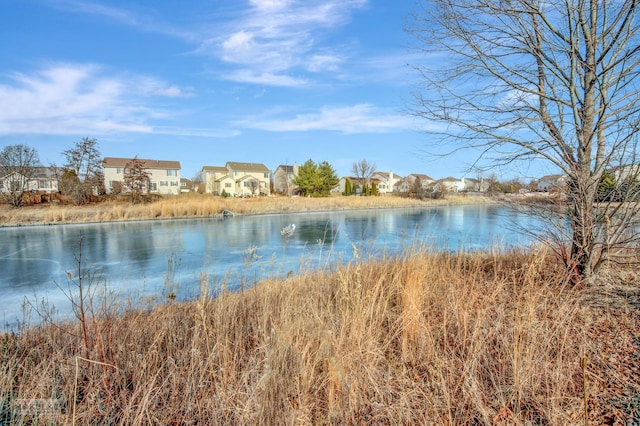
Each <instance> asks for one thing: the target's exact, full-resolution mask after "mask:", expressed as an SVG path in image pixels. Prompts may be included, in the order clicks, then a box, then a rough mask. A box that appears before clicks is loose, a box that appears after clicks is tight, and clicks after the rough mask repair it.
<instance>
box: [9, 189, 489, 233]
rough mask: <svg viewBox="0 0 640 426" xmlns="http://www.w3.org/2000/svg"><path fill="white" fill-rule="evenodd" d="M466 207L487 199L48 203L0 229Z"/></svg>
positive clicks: (13, 213)
mask: <svg viewBox="0 0 640 426" xmlns="http://www.w3.org/2000/svg"><path fill="white" fill-rule="evenodd" d="M469 202H473V203H479V202H489V199H487V198H483V197H465V196H464V195H451V196H448V197H447V198H446V199H442V200H426V201H421V200H415V199H411V198H400V197H393V196H386V197H385V196H378V197H355V196H353V197H342V196H335V197H328V198H301V197H293V198H292V197H261V198H222V197H213V196H208V195H199V194H191V195H188V194H187V195H181V196H176V197H164V198H159V199H155V200H153V201H149V202H148V203H145V204H131V203H130V202H128V201H127V200H126V199H124V198H123V199H114V200H109V201H103V202H100V203H95V204H89V205H80V206H74V205H67V204H64V203H60V202H52V203H44V204H38V205H32V206H27V207H24V208H20V209H18V208H12V207H10V206H8V205H0V226H20V225H56V224H68V223H89V222H112V221H131V220H150V219H178V218H195V217H215V216H219V215H221V214H222V212H223V211H225V210H230V211H232V212H234V213H236V214H263V213H294V212H310V211H320V210H349V209H374V208H393V207H420V206H428V205H443V204H461V203H469Z"/></svg>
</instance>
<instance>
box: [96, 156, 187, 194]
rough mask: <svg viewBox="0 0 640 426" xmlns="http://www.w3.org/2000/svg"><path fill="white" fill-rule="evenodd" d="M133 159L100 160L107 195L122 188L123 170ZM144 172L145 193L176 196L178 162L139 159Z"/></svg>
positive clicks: (178, 188) (178, 181)
mask: <svg viewBox="0 0 640 426" xmlns="http://www.w3.org/2000/svg"><path fill="white" fill-rule="evenodd" d="M132 160H133V158H115V157H105V158H104V159H103V160H102V166H103V168H104V187H105V190H106V192H107V194H111V193H112V192H114V187H116V188H117V187H118V186H121V187H122V188H123V190H124V191H127V188H124V187H123V183H124V176H125V168H126V167H127V164H128V163H130V162H131V161H132ZM139 160H140V161H141V162H142V165H143V167H144V169H145V171H146V172H147V173H148V174H149V182H148V184H147V186H146V188H145V192H148V193H151V194H161V195H178V194H180V191H181V186H180V169H181V167H180V162H179V161H169V160H144V159H139Z"/></svg>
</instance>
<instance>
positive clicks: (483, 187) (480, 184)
mask: <svg viewBox="0 0 640 426" xmlns="http://www.w3.org/2000/svg"><path fill="white" fill-rule="evenodd" d="M461 181H462V184H461V187H462V189H461V191H463V192H487V191H488V190H489V183H488V182H486V181H485V180H484V179H483V178H480V179H473V178H468V177H463V178H462V179H461Z"/></svg>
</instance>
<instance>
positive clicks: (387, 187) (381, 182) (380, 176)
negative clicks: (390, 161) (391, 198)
mask: <svg viewBox="0 0 640 426" xmlns="http://www.w3.org/2000/svg"><path fill="white" fill-rule="evenodd" d="M371 180H372V181H375V182H376V183H377V186H378V193H379V194H386V193H389V192H393V187H394V186H395V184H396V183H398V182H399V181H400V180H402V177H401V176H398V175H397V174H395V173H393V172H374V173H373V174H372V175H371Z"/></svg>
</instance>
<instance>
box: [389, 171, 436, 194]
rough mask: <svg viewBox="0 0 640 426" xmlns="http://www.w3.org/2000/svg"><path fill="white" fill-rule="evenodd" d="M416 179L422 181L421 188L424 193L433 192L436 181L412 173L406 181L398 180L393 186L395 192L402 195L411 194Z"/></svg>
mask: <svg viewBox="0 0 640 426" xmlns="http://www.w3.org/2000/svg"><path fill="white" fill-rule="evenodd" d="M416 179H420V186H422V189H423V191H425V192H431V190H432V188H433V184H434V183H435V180H434V179H433V178H431V177H429V176H427V175H425V174H421V173H411V174H410V175H407V177H405V178H404V179H400V180H398V181H397V182H396V183H394V185H393V191H394V192H400V193H408V192H411V190H412V189H413V186H414V184H415V182H416Z"/></svg>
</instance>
